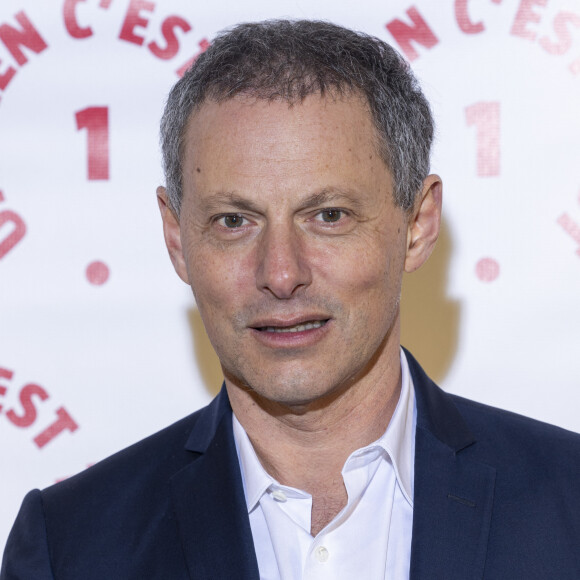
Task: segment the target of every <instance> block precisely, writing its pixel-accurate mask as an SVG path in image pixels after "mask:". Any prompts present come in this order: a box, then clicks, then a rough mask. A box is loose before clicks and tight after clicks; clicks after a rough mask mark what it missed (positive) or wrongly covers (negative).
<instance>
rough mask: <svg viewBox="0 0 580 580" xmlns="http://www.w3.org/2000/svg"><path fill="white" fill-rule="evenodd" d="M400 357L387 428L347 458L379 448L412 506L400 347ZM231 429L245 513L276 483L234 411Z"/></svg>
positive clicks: (407, 401)
mask: <svg viewBox="0 0 580 580" xmlns="http://www.w3.org/2000/svg"><path fill="white" fill-rule="evenodd" d="M400 359H401V394H400V395H399V401H398V403H397V406H396V408H395V412H394V413H393V416H392V417H391V420H390V422H389V425H388V427H387V430H386V431H385V433H384V434H383V435H382V436H381V437H380V438H379V439H378V440H377V441H375V442H374V443H371V444H370V445H367V446H366V447H364V448H361V449H358V450H357V451H354V452H353V453H352V454H351V456H350V457H352V456H353V455H357V454H360V453H364V451H365V450H368V449H371V448H373V447H377V446H380V447H382V448H383V449H384V450H385V451H386V452H387V454H388V455H389V457H390V459H391V462H392V464H393V468H394V470H395V475H396V477H397V481H398V483H399V486H400V487H401V490H402V492H403V495H404V496H405V498H406V499H407V501H408V502H409V504H410V505H411V506H412V505H413V479H414V458H415V425H416V422H417V418H416V416H417V412H416V406H415V393H414V387H413V379H412V378H411V374H410V372H409V365H408V364H407V359H406V357H405V354H404V352H403V350H402V349H401V351H400ZM233 429H234V440H235V443H236V449H237V452H238V460H239V463H240V468H241V472H242V481H243V484H244V494H245V496H246V504H247V506H248V513H249V512H251V511H252V510H253V509H254V508H255V507H256V506H257V505H258V503H259V501H260V498H261V497H262V495H263V494H264V493H265V492H266V491H267V490H268V488H269V487H270V486H272V485H276V486H278V485H279V484H278V482H277V481H276V480H275V479H274V478H273V477H271V476H270V475H269V474H268V473H267V472H266V470H265V469H264V468H263V467H262V464H261V463H260V460H259V459H258V456H257V455H256V452H255V451H254V447H253V445H252V443H251V442H250V439H249V437H248V434H247V433H246V431H245V429H244V428H243V427H242V425H241V424H240V422H239V421H238V419H237V417H236V416H235V414H233ZM349 459H350V458H349ZM347 462H348V460H347ZM297 491H298V490H297Z"/></svg>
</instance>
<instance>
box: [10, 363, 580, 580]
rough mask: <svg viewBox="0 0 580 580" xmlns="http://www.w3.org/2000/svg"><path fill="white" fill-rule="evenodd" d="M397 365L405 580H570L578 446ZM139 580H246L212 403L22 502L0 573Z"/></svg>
mask: <svg viewBox="0 0 580 580" xmlns="http://www.w3.org/2000/svg"><path fill="white" fill-rule="evenodd" d="M408 359H409V366H410V369H411V374H412V377H413V382H414V385H415V392H416V401H417V434H416V445H415V498H414V515H413V538H412V549H411V573H410V577H411V580H423V579H425V580H437V579H445V580H455V579H457V580H472V579H473V580H474V579H491V580H503V579H505V580H519V579H522V580H534V579H538V580H540V579H541V580H546V579H547V578H550V579H551V578H554V579H557V580H568V579H569V580H578V579H579V578H580V436H579V435H576V434H573V433H570V432H568V431H565V430H563V429H559V428H557V427H553V426H550V425H546V424H544V423H540V422H537V421H533V420H530V419H526V418H524V417H521V416H518V415H515V414H513V413H508V412H506V411H500V410H498V409H493V408H491V407H487V406H484V405H481V404H478V403H475V402H472V401H468V400H466V399H462V398H460V397H456V396H453V395H449V394H446V393H444V392H443V391H441V390H440V389H439V388H438V387H437V386H436V385H435V384H434V383H433V382H432V381H431V380H430V379H429V378H428V377H427V376H426V375H425V373H424V372H423V370H422V369H421V367H420V366H419V365H418V364H417V362H416V361H415V360H414V359H413V358H412V357H411V356H410V355H408ZM150 578H151V579H163V580H167V579H170V580H180V579H184V580H185V579H204V580H216V579H217V580H220V579H227V580H230V579H232V578H235V579H236V580H238V579H239V580H246V579H247V580H258V578H259V574H258V566H257V561H256V556H255V552H254V546H253V542H252V534H251V530H250V524H249V520H248V515H247V509H246V503H245V499H244V492H243V488H242V480H241V475H240V470H239V465H238V460H237V454H236V449H235V444H234V438H233V433H232V420H231V408H230V405H229V401H228V397H227V394H226V392H225V390H222V392H221V393H220V394H219V395H218V397H216V399H215V400H214V401H213V402H212V403H211V404H210V405H209V406H208V407H206V408H205V409H201V410H200V411H198V412H196V413H194V414H193V415H190V416H189V417H186V418H185V419H183V420H181V421H179V422H178V423H175V424H174V425H172V426H171V427H168V428H167V429H165V430H163V431H161V432H159V433H157V434H156V435H153V436H151V437H149V438H148V439H145V440H143V441H141V442H139V443H137V444H136V445H133V446H132V447H129V448H128V449H125V450H124V451H121V452H120V453H117V454H116V455H114V456H112V457H110V458H108V459H106V460H104V461H102V462H101V463H99V464H97V465H95V466H93V467H91V468H90V469H88V470H86V471H84V472H82V473H80V474H79V475H77V476H75V477H72V478H70V479H68V480H66V481H64V482H61V483H59V484H57V485H54V486H52V487H49V488H47V489H45V490H43V491H39V490H34V491H32V492H30V493H29V494H28V495H27V496H26V498H25V500H24V503H23V505H22V508H21V510H20V513H19V515H18V518H17V520H16V523H15V524H14V527H13V529H12V532H11V534H10V537H9V540H8V543H7V545H6V550H5V553H4V560H3V564H2V570H1V572H0V579H1V580H9V579H10V580H12V579H20V580H49V579H56V580H93V579H94V580H104V579H106V580H116V579H119V580H121V579H122V580H130V579H135V580H137V579H138V580H143V579H150ZM361 578H364V571H362V572H361ZM365 580H366V578H365ZM369 580H373V579H369Z"/></svg>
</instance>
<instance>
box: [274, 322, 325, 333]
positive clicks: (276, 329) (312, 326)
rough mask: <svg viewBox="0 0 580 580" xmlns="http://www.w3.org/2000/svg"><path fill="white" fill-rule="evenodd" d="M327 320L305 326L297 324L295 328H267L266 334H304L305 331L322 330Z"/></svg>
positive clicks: (305, 324) (307, 323) (308, 323)
mask: <svg viewBox="0 0 580 580" xmlns="http://www.w3.org/2000/svg"><path fill="white" fill-rule="evenodd" d="M325 322H326V321H325V320H317V321H315V322H306V323H304V324H296V325H295V326H286V327H284V328H280V327H278V326H266V327H265V328H264V330H265V331H266V332H302V331H303V330H311V329H312V328H320V327H321V326H324V324H325Z"/></svg>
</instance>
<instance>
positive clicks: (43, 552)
mask: <svg viewBox="0 0 580 580" xmlns="http://www.w3.org/2000/svg"><path fill="white" fill-rule="evenodd" d="M0 580H54V575H53V573H52V569H51V566H50V557H49V554H48V542H47V538H46V526H45V522H44V513H43V507H42V497H41V494H40V491H39V490H38V489H35V490H33V491H31V492H29V493H28V494H27V496H26V497H25V498H24V501H23V502H22V506H21V508H20V511H19V512H18V516H17V518H16V521H15V523H14V526H13V527H12V530H11V532H10V535H9V536H8V542H7V543H6V548H5V550H4V558H3V559H2V569H1V570H0Z"/></svg>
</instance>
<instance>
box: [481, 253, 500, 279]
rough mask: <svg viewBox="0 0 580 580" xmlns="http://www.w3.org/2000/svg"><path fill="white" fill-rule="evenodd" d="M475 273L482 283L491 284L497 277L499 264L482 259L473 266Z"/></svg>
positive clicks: (491, 259) (492, 260)
mask: <svg viewBox="0 0 580 580" xmlns="http://www.w3.org/2000/svg"><path fill="white" fill-rule="evenodd" d="M475 273H476V275H477V277H478V278H479V279H480V280H481V281H482V282H493V281H494V280H495V279H496V278H497V277H498V276H499V264H498V263H497V262H496V261H495V260H494V259H493V258H482V259H481V260H479V262H477V264H476V265H475Z"/></svg>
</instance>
